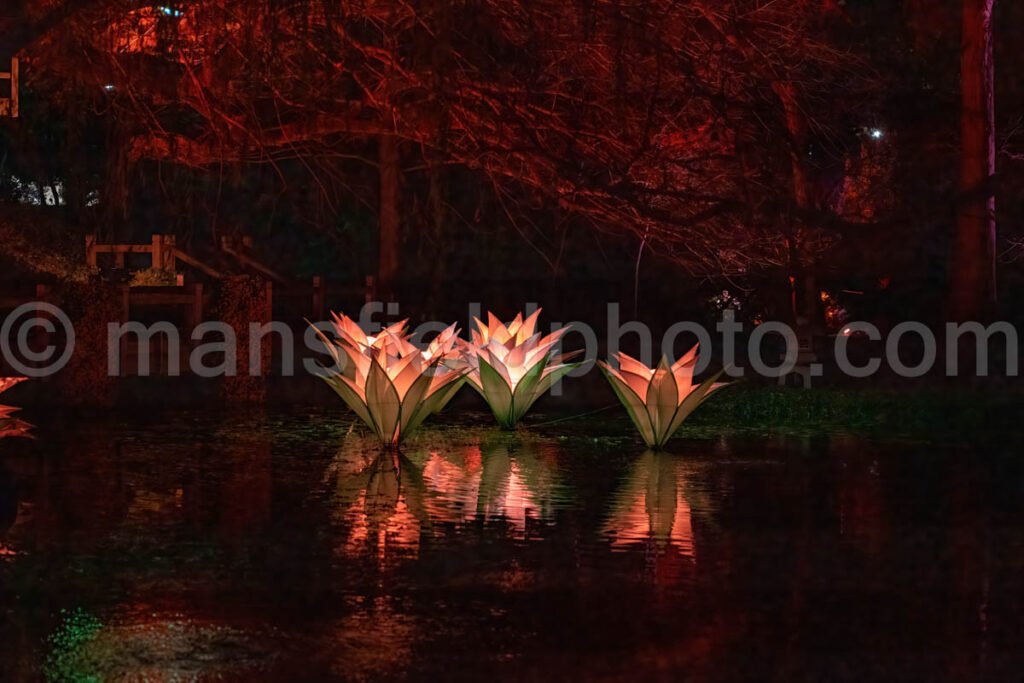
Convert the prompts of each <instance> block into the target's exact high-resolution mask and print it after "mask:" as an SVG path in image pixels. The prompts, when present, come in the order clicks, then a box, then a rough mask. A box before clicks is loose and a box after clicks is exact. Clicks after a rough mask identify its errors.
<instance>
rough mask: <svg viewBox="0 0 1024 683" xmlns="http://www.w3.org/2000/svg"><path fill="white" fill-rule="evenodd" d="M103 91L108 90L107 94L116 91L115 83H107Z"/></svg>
mask: <svg viewBox="0 0 1024 683" xmlns="http://www.w3.org/2000/svg"><path fill="white" fill-rule="evenodd" d="M103 89H104V90H106V91H107V92H110V91H111V90H113V89H114V84H113V83H107V84H106V85H105V86H103Z"/></svg>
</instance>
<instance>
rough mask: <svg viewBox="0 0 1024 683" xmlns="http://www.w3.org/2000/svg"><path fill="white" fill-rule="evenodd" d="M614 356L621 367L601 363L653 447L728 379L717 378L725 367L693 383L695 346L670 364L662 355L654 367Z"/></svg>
mask: <svg viewBox="0 0 1024 683" xmlns="http://www.w3.org/2000/svg"><path fill="white" fill-rule="evenodd" d="M615 357H616V359H617V360H618V363H619V369H618V370H616V369H615V368H613V367H611V366H610V365H608V364H607V363H604V362H601V363H600V365H601V369H602V370H604V374H605V376H606V377H608V381H609V382H611V385H612V388H613V389H614V390H615V394H616V395H617V396H618V397H619V400H620V401H622V404H623V405H624V406H626V411H627V412H628V413H629V417H630V418H631V419H632V420H633V424H635V425H636V428H637V429H638V430H639V431H640V436H641V437H643V440H644V443H646V444H647V446H648V447H650V448H661V447H662V446H664V445H665V442H667V441H668V440H669V439H670V438H671V437H672V435H673V434H675V433H676V431H678V430H679V427H680V426H682V424H683V421H684V420H685V419H686V418H687V417H689V416H690V413H692V412H693V411H694V410H696V409H697V406H699V405H700V404H701V403H703V402H704V401H706V400H707V398H708V397H709V396H710V395H711V394H712V393H714V392H715V391H717V390H719V389H721V388H722V387H723V386H726V383H725V382H716V381H715V380H717V379H718V378H719V377H721V375H722V372H723V371H719V372H718V373H716V374H715V375H713V376H712V377H710V378H708V379H706V380H704V381H703V382H702V383H700V384H697V385H694V384H693V369H694V367H695V366H696V365H697V347H696V346H694V347H693V348H692V349H691V350H690V352H689V353H687V354H686V355H684V356H683V357H682V358H680V359H679V360H678V361H676V362H675V363H674V364H673V365H671V366H669V364H668V360H667V359H665V358H662V359H661V363H659V364H658V367H656V368H654V369H653V370H652V369H651V368H649V367H647V366H646V365H644V364H643V363H641V362H640V361H638V360H636V359H635V358H630V357H629V356H627V355H626V354H624V353H619V354H616V356H615Z"/></svg>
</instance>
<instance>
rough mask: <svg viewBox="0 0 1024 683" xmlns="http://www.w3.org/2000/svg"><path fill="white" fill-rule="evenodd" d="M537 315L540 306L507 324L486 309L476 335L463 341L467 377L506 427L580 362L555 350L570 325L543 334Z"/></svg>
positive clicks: (477, 320) (479, 321) (513, 425)
mask: <svg viewBox="0 0 1024 683" xmlns="http://www.w3.org/2000/svg"><path fill="white" fill-rule="evenodd" d="M539 315H540V310H539V309H538V310H537V311H535V312H534V313H533V315H531V316H530V317H528V318H526V319H525V320H524V319H523V316H522V314H519V315H517V316H516V318H515V320H513V321H512V322H511V323H510V324H508V325H507V326H506V325H505V324H504V323H502V322H501V321H500V320H498V319H497V318H496V317H495V316H494V314H493V313H488V314H487V324H486V325H484V324H483V322H482V321H481V320H480V319H479V318H477V319H476V326H477V329H476V330H474V331H473V332H472V340H471V341H470V342H468V343H467V342H463V355H464V361H465V363H466V365H467V366H468V368H469V371H468V374H467V375H466V377H467V379H468V380H469V383H470V384H471V385H472V386H473V388H474V389H476V390H477V391H478V392H480V395H481V396H483V397H484V400H485V401H487V404H488V405H489V406H490V407H491V411H493V412H494V417H495V418H496V419H497V420H498V424H499V425H501V426H502V428H504V429H512V428H514V427H515V426H516V423H517V422H519V420H520V419H521V418H522V417H523V415H525V414H526V411H528V410H529V409H530V406H532V405H533V404H534V402H535V401H536V400H537V399H538V398H540V397H541V396H542V395H543V394H544V393H545V392H547V391H548V389H550V388H551V387H552V386H553V385H554V383H555V382H557V381H558V380H559V379H561V378H562V377H564V376H565V374H566V373H568V372H569V371H570V370H572V369H574V368H576V367H578V366H579V363H565V362H564V361H565V360H567V359H568V358H570V357H571V356H574V355H575V354H574V353H573V354H564V355H555V354H554V353H553V352H554V348H555V345H556V344H558V340H559V339H560V338H561V337H562V335H563V334H565V332H566V330H567V329H568V328H562V329H560V330H557V331H555V332H553V333H552V334H549V335H548V336H546V337H543V336H541V335H540V333H538V332H536V331H535V328H536V327H537V316H539Z"/></svg>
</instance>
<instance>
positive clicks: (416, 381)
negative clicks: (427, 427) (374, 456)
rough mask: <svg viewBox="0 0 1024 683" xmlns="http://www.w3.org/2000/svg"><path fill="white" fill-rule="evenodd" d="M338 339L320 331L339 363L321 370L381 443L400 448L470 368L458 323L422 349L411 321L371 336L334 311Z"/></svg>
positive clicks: (437, 409)
mask: <svg viewBox="0 0 1024 683" xmlns="http://www.w3.org/2000/svg"><path fill="white" fill-rule="evenodd" d="M334 331H335V333H336V335H337V341H335V340H331V339H328V338H327V337H326V336H325V335H323V334H322V333H320V332H319V330H318V334H320V338H321V340H322V341H323V342H324V345H325V346H326V347H327V350H328V351H329V352H330V353H331V355H332V356H333V357H334V361H335V367H333V368H328V369H326V373H325V374H323V375H321V377H322V378H323V379H324V381H326V382H327V384H328V385H329V386H330V387H331V388H332V389H334V391H335V392H336V393H337V394H338V395H339V396H341V398H342V400H343V401H345V403H346V404H348V406H349V407H350V408H352V410H353V411H354V412H355V414H356V415H357V416H358V417H359V418H360V419H361V420H362V421H363V422H365V423H366V425H367V426H369V427H370V428H371V429H372V430H373V431H374V433H375V434H376V435H377V437H378V438H379V439H380V441H381V444H383V445H384V446H385V447H387V448H394V447H397V446H398V444H399V442H400V441H401V440H402V439H403V438H405V436H406V435H408V434H409V433H410V432H412V431H413V430H414V429H416V428H417V427H418V426H419V425H420V424H421V423H422V422H423V420H424V419H426V418H427V417H428V416H430V415H431V414H433V413H435V412H437V411H439V410H441V409H442V408H443V407H444V406H445V404H447V403H448V401H449V400H451V398H452V396H454V395H455V392H456V391H457V390H458V387H459V385H460V384H461V380H462V377H463V376H464V374H465V371H464V370H462V369H454V368H453V365H454V364H456V362H457V361H458V359H459V352H458V350H457V349H456V348H455V344H456V341H457V339H458V338H457V336H456V335H457V330H456V329H455V326H454V325H452V326H451V327H449V328H447V329H446V330H444V331H443V332H442V333H441V334H439V335H438V336H437V338H436V339H434V341H432V342H431V343H430V345H429V346H428V347H427V348H426V349H424V350H421V349H419V348H418V347H416V346H415V345H414V344H412V343H411V342H410V341H409V338H410V336H411V335H410V334H408V333H407V332H406V323H405V322H404V321H403V322H400V323H396V324H394V325H391V326H390V327H387V328H385V329H384V330H383V331H381V332H380V333H379V334H376V335H367V334H366V333H364V332H363V331H362V330H361V329H360V328H359V326H358V325H357V324H356V323H355V322H354V321H352V320H351V319H349V318H347V317H346V316H343V315H342V316H337V315H335V316H334Z"/></svg>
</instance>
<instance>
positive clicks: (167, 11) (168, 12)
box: [157, 6, 184, 17]
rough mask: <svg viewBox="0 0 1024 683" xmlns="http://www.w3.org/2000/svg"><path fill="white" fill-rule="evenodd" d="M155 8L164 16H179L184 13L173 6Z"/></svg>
mask: <svg viewBox="0 0 1024 683" xmlns="http://www.w3.org/2000/svg"><path fill="white" fill-rule="evenodd" d="M157 9H159V10H160V12H161V13H162V14H163V15H164V16H166V17H180V16H181V15H183V14H184V12H182V11H181V10H180V9H174V8H173V7H166V6H163V7H158V8H157Z"/></svg>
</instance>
